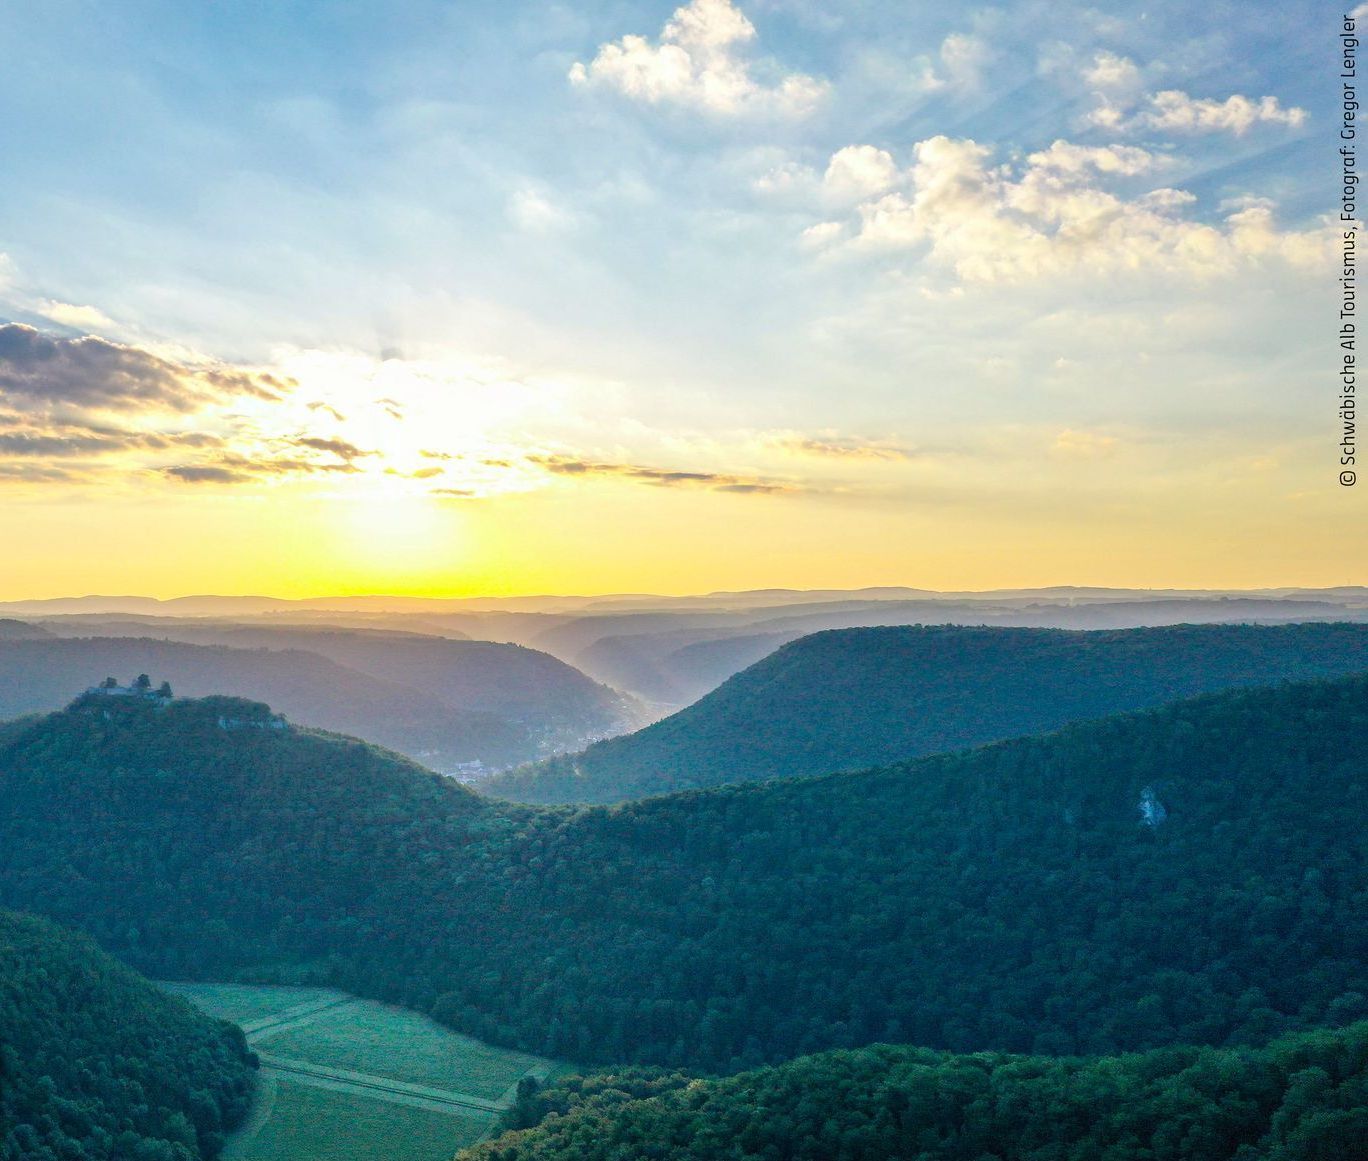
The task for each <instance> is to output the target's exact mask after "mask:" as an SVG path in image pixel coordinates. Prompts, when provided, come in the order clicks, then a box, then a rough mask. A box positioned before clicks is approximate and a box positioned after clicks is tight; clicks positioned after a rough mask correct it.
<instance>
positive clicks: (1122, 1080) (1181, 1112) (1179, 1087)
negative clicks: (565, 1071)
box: [458, 1023, 1368, 1161]
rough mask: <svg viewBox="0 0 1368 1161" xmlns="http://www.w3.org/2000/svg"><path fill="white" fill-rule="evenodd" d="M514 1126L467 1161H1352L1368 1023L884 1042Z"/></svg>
mask: <svg viewBox="0 0 1368 1161" xmlns="http://www.w3.org/2000/svg"><path fill="white" fill-rule="evenodd" d="M553 1114H554V1115H553ZM509 1120H510V1122H511V1123H512V1124H513V1125H514V1126H515V1127H516V1128H518V1129H523V1130H529V1131H515V1132H511V1133H507V1134H505V1135H504V1136H502V1137H499V1138H497V1139H495V1140H494V1141H491V1142H489V1143H487V1144H483V1145H477V1146H475V1147H474V1148H471V1149H469V1150H467V1151H465V1152H463V1153H461V1154H460V1155H459V1159H458V1161H619V1159H620V1158H623V1157H634V1158H635V1157H642V1158H645V1157H668V1158H670V1161H772V1159H774V1158H781V1157H782V1158H786V1159H788V1161H831V1159H832V1158H840V1159H841V1161H888V1159H889V1158H900V1159H902V1161H987V1159H992V1161H1063V1159H1065V1158H1089V1159H1091V1158H1098V1159H1105V1161H1353V1159H1354V1158H1362V1157H1363V1156H1364V1155H1365V1148H1364V1146H1365V1142H1368V1023H1360V1024H1355V1025H1353V1026H1351V1027H1349V1028H1345V1029H1341V1030H1337V1031H1318V1032H1313V1033H1302V1034H1299V1035H1294V1036H1288V1037H1284V1038H1281V1039H1279V1040H1278V1041H1276V1042H1275V1043H1273V1044H1271V1045H1268V1046H1267V1047H1264V1048H1260V1049H1252V1050H1251V1049H1245V1050H1239V1051H1232V1050H1230V1049H1218V1048H1167V1049H1159V1050H1157V1051H1154V1052H1148V1053H1145V1054H1143V1055H1135V1056H1121V1057H1101V1058H1092V1059H1079V1058H1072V1059H1070V1058H1065V1059H1060V1058H1049V1057H1030V1056H1002V1055H997V1054H989V1053H983V1054H980V1055H976V1056H951V1055H948V1054H945V1053H936V1052H930V1051H927V1050H926V1049H919V1048H900V1047H891V1046H889V1045H878V1046H875V1047H871V1048H865V1049H860V1050H858V1051H853V1052H830V1053H823V1054H822V1055H819V1056H807V1057H803V1058H801V1059H799V1060H795V1061H792V1062H791V1063H788V1064H783V1065H780V1066H779V1067H777V1068H770V1069H762V1070H758V1071H755V1072H748V1073H743V1074H741V1075H739V1076H731V1077H727V1078H725V1079H721V1080H699V1079H696V1078H694V1077H690V1076H688V1075H686V1074H682V1073H660V1072H658V1071H650V1070H639V1069H625V1070H619V1071H617V1072H612V1073H604V1074H599V1075H593V1076H588V1077H570V1078H567V1079H566V1080H564V1081H562V1082H560V1083H558V1084H556V1085H555V1086H553V1087H551V1088H548V1089H546V1090H544V1091H541V1092H537V1091H535V1090H533V1091H525V1092H524V1095H523V1097H522V1099H521V1100H520V1101H519V1103H518V1105H517V1107H516V1108H515V1109H514V1110H513V1111H512V1115H511V1116H510V1118H509Z"/></svg>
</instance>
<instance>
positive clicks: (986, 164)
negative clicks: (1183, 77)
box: [836, 136, 1328, 282]
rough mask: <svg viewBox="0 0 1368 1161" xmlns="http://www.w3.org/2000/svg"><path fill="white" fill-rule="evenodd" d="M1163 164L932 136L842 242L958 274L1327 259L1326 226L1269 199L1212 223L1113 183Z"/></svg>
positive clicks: (1167, 192) (1033, 274) (1075, 149)
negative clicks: (899, 182)
mask: <svg viewBox="0 0 1368 1161" xmlns="http://www.w3.org/2000/svg"><path fill="white" fill-rule="evenodd" d="M1165 164H1166V161H1165V158H1164V157H1163V156H1162V155H1157V154H1153V153H1150V152H1148V151H1146V150H1143V149H1137V148H1135V147H1132V146H1118V145H1112V146H1103V147H1087V146H1079V145H1075V144H1073V143H1070V142H1066V141H1056V142H1055V143H1054V144H1053V145H1051V146H1050V147H1049V148H1048V149H1044V150H1040V151H1038V152H1036V153H1032V154H1029V155H1028V156H1027V157H1026V158H1025V159H1024V160H1023V161H1018V162H1013V163H1009V164H1005V165H995V164H993V162H992V151H991V150H990V149H989V148H988V147H987V146H985V145H980V144H979V143H978V142H975V141H972V140H969V139H953V138H950V137H944V136H938V137H931V138H928V139H927V140H925V141H922V142H919V143H918V144H917V146H916V147H915V149H914V162H913V165H912V167H911V169H910V170H909V171H908V173H907V174H906V176H905V184H906V187H907V188H906V190H903V189H898V190H895V191H893V192H890V193H887V194H884V195H883V196H882V197H878V198H871V199H869V200H867V201H865V202H862V203H861V204H860V205H859V206H858V207H857V208H856V216H857V218H858V221H857V223H856V224H855V227H854V230H853V239H852V241H851V242H849V243H847V245H849V246H853V247H856V248H858V249H863V250H865V251H870V252H892V251H899V250H909V249H917V250H920V251H921V252H923V253H924V255H925V257H926V260H927V261H928V262H930V263H931V264H932V265H934V266H939V267H942V268H944V269H947V270H949V271H951V272H953V273H954V274H955V276H956V277H958V278H959V279H960V280H961V281H963V282H1022V281H1028V280H1033V279H1039V278H1044V277H1049V276H1055V275H1066V274H1068V275H1083V276H1099V275H1107V274H1114V273H1122V272H1138V271H1149V272H1170V273H1172V272H1177V273H1181V274H1184V275H1188V276H1200V275H1208V274H1215V273H1224V272H1228V271H1230V270H1233V269H1236V268H1238V267H1240V266H1242V265H1247V264H1249V263H1252V262H1264V261H1281V262H1286V263H1290V264H1292V265H1296V266H1304V267H1310V266H1313V265H1314V264H1315V263H1316V262H1318V261H1320V260H1322V259H1323V257H1324V255H1325V252H1326V247H1327V245H1328V242H1327V237H1328V235H1327V234H1326V233H1325V231H1324V230H1312V231H1306V232H1296V231H1289V232H1281V231H1279V230H1278V229H1277V227H1276V225H1275V223H1274V220H1273V214H1272V208H1271V206H1270V205H1269V203H1267V202H1256V203H1241V204H1240V206H1239V208H1237V209H1236V210H1235V212H1232V213H1229V214H1228V215H1227V216H1226V218H1225V219H1224V220H1223V221H1221V222H1219V223H1218V224H1216V225H1212V224H1208V223H1205V222H1201V221H1197V220H1193V219H1191V218H1186V217H1184V216H1182V214H1183V211H1184V210H1185V209H1186V208H1188V207H1189V206H1190V204H1191V202H1192V200H1193V199H1192V197H1191V195H1190V194H1186V193H1185V192H1184V191H1181V190H1171V189H1167V188H1163V187H1158V188H1155V189H1151V190H1149V191H1146V192H1145V193H1142V194H1139V195H1131V196H1126V195H1125V194H1124V193H1121V192H1116V191H1114V190H1113V189H1111V188H1108V187H1109V184H1110V183H1112V182H1115V181H1117V180H1126V181H1130V182H1133V181H1134V180H1135V179H1136V178H1138V177H1143V176H1145V175H1147V174H1149V173H1150V172H1151V171H1154V170H1157V169H1160V168H1162V167H1163V166H1164V165H1165ZM836 240H839V239H836Z"/></svg>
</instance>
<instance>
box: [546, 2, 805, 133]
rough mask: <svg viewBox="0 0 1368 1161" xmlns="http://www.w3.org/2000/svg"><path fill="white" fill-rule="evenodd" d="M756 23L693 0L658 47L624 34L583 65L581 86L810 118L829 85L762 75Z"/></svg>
mask: <svg viewBox="0 0 1368 1161" xmlns="http://www.w3.org/2000/svg"><path fill="white" fill-rule="evenodd" d="M754 39H755V26H754V25H753V24H751V22H750V21H749V20H748V19H747V18H746V15H745V13H743V12H741V10H740V9H738V8H736V7H735V6H734V5H733V4H732V3H731V0H691V2H690V3H689V4H687V5H685V6H683V7H681V8H678V9H676V10H675V13H674V15H673V16H672V17H671V18H670V20H669V22H668V23H667V24H666V25H665V27H664V29H663V30H662V31H661V34H660V39H659V41H658V42H657V43H655V44H652V43H651V42H650V41H649V40H648V39H647V38H646V37H644V36H632V35H629V36H624V37H623V38H622V39H621V40H617V41H612V42H610V43H608V44H604V45H602V46H600V48H599V50H598V54H597V55H596V56H595V57H594V59H593V60H592V61H591V62H590V63H589V64H587V65H586V64H583V63H576V64H575V65H574V66H573V67H572V68H571V69H570V73H569V76H570V80H571V82H572V83H574V84H576V85H605V86H608V87H610V88H614V89H617V90H618V91H619V92H622V93H624V94H626V95H627V96H629V97H632V98H634V99H636V100H640V101H645V102H647V103H648V104H661V103H666V102H669V103H674V104H679V105H687V106H692V107H695V108H700V109H704V110H706V111H707V112H710V113H714V114H717V115H721V116H737V115H741V114H745V113H772V114H779V115H783V116H802V115H803V114H805V113H808V112H810V111H811V110H812V109H813V107H814V106H815V105H816V104H817V103H818V102H819V101H820V100H821V99H822V97H823V96H824V95H825V94H826V92H827V89H828V85H827V84H826V82H825V81H821V80H818V79H817V78H815V77H810V76H807V75H806V74H804V73H787V74H782V75H779V76H777V77H775V78H774V79H773V80H772V81H770V83H766V82H765V80H763V79H759V78H757V76H756V75H755V69H754V67H753V62H752V61H750V60H748V59H747V58H746V57H745V56H744V55H742V51H741V50H742V49H743V47H744V46H745V45H747V44H749V43H750V42H752V41H753V40H754Z"/></svg>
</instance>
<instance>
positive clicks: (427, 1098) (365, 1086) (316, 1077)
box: [259, 1053, 507, 1116]
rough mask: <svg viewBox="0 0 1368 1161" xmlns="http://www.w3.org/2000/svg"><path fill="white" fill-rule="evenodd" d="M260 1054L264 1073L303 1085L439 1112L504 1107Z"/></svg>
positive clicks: (492, 1110)
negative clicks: (311, 1083)
mask: <svg viewBox="0 0 1368 1161" xmlns="http://www.w3.org/2000/svg"><path fill="white" fill-rule="evenodd" d="M259 1055H260V1057H261V1066H262V1068H263V1070H266V1069H269V1070H270V1071H271V1072H277V1073H284V1074H285V1075H287V1076H288V1077H289V1078H290V1079H291V1080H295V1081H300V1082H302V1083H305V1084H307V1083H309V1081H311V1080H312V1081H326V1082H327V1083H328V1087H329V1088H341V1089H355V1090H358V1091H360V1092H361V1093H362V1095H364V1096H372V1097H373V1096H379V1097H381V1098H382V1099H385V1098H403V1099H402V1102H401V1103H404V1104H416V1105H418V1106H419V1107H431V1108H433V1109H434V1110H436V1111H438V1112H441V1111H442V1110H444V1109H450V1108H458V1109H462V1110H464V1111H466V1112H474V1113H479V1114H484V1115H486V1116H493V1115H494V1114H496V1113H501V1112H503V1110H504V1109H505V1108H506V1107H507V1106H506V1105H504V1104H502V1103H499V1102H497V1101H487V1100H484V1099H482V1098H481V1097H477V1096H471V1095H469V1094H468V1093H459V1092H449V1091H447V1090H445V1089H434V1088H427V1087H425V1086H423V1085H416V1084H406V1083H404V1082H403V1081H400V1080H391V1079H390V1078H389V1077H385V1076H374V1075H372V1074H370V1073H365V1072H352V1071H351V1070H350V1069H345V1068H321V1067H319V1066H318V1065H316V1064H309V1063H307V1062H306V1061H303V1060H290V1059H287V1058H285V1057H280V1056H269V1055H267V1054H265V1053H261V1054H259Z"/></svg>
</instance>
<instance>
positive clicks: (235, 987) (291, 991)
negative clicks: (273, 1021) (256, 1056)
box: [160, 983, 346, 1024]
mask: <svg viewBox="0 0 1368 1161" xmlns="http://www.w3.org/2000/svg"><path fill="white" fill-rule="evenodd" d="M160 986H161V988H162V989H163V990H165V991H168V992H172V993H174V994H175V995H177V996H183V997H184V998H185V999H187V1000H189V1001H190V1002H191V1003H192V1004H194V1005H195V1007H197V1008H202V1009H203V1010H204V1011H206V1012H208V1013H209V1014H210V1015H212V1016H218V1017H220V1018H221V1019H224V1020H231V1021H232V1022H233V1023H234V1024H247V1023H250V1022H251V1021H254V1020H260V1019H264V1018H265V1017H267V1016H273V1015H275V1014H277V1013H279V1012H281V1011H283V1010H285V1009H287V1008H292V1007H295V1006H296V1005H299V1004H305V1003H310V1002H312V1001H315V1000H327V999H337V1000H342V999H346V993H345V992H334V991H332V990H331V989H329V988H286V987H267V986H257V985H255V984H168V983H163V984H161V985H160Z"/></svg>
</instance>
